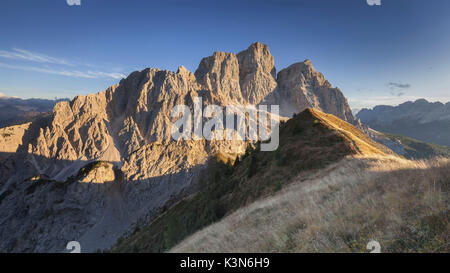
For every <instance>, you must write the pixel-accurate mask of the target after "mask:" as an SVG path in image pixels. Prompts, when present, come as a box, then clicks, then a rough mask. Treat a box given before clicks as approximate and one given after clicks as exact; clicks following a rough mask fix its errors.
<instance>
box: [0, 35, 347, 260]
mask: <svg viewBox="0 0 450 273" xmlns="http://www.w3.org/2000/svg"><path fill="white" fill-rule="evenodd" d="M195 97H202V99H203V106H205V105H209V104H217V105H220V106H226V105H242V104H243V105H246V104H260V103H271V104H280V105H281V114H283V115H286V116H291V115H292V114H294V113H298V112H300V111H302V110H304V109H306V108H307V107H313V108H316V109H319V110H322V111H324V112H327V113H332V114H334V115H336V116H338V117H340V118H342V119H344V120H346V121H349V122H354V121H355V118H354V117H353V115H352V114H351V112H350V108H349V106H348V104H347V101H346V99H345V97H344V96H343V95H342V93H341V92H340V91H339V90H338V89H336V88H332V87H331V85H330V84H329V83H328V82H327V81H326V80H325V79H324V77H323V75H322V74H320V73H319V72H317V71H315V69H314V68H313V66H312V65H311V63H310V62H309V61H305V62H303V63H298V64H294V65H293V66H291V67H289V68H287V69H285V70H282V71H281V72H280V73H278V75H276V74H275V67H274V61H273V57H272V56H271V54H270V52H269V49H268V47H267V46H266V45H263V44H261V43H255V44H253V45H251V46H250V47H249V48H248V49H247V50H245V51H243V52H241V53H239V54H234V53H223V52H216V53H214V54H213V55H212V56H210V57H207V58H204V59H203V60H201V62H200V65H199V67H198V69H197V70H196V71H195V73H191V72H189V71H188V70H186V69H185V68H184V67H180V68H179V69H178V71H177V72H171V71H162V70H159V69H153V68H148V69H145V70H142V71H136V72H133V73H131V74H130V75H129V76H128V77H127V78H126V79H123V80H121V81H120V83H118V84H116V85H113V86H111V87H110V88H108V89H107V90H105V91H103V92H100V93H97V94H92V95H86V96H78V97H76V98H74V99H73V100H72V101H70V102H68V101H63V102H59V103H57V104H56V106H55V107H54V109H53V112H52V114H51V115H50V116H48V117H47V116H44V117H40V118H38V119H36V120H34V121H33V122H32V123H31V124H29V125H26V126H27V128H24V127H23V126H22V125H21V126H22V127H20V126H15V127H9V128H5V129H2V130H5V131H7V132H12V133H11V134H10V135H9V136H8V138H6V137H5V138H3V139H2V140H1V141H0V143H1V147H2V150H0V153H1V158H3V159H4V160H2V161H1V163H0V174H1V177H0V186H1V188H0V251H7V252H14V251H15V252H23V251H26V252H35V251H39V252H54V251H62V250H64V248H65V244H66V243H67V242H68V241H71V240H78V241H80V243H81V245H82V251H95V250H97V249H103V248H107V247H110V246H111V245H112V244H113V243H114V242H115V241H116V240H117V238H118V237H119V236H121V235H122V234H123V233H124V232H127V231H129V230H130V229H132V228H133V226H134V225H136V224H138V223H139V222H148V221H150V220H151V219H153V218H154V217H156V216H157V215H158V214H159V212H160V211H161V209H162V208H163V207H164V205H167V204H171V203H172V202H174V201H176V200H178V199H179V198H181V197H183V196H185V195H186V194H188V193H190V192H191V191H192V190H194V186H195V185H196V183H197V181H198V175H199V172H200V170H201V169H202V168H204V165H205V162H207V160H208V158H209V157H210V156H212V155H215V154H217V153H219V152H220V153H222V154H226V155H238V154H243V153H244V151H245V149H246V146H247V143H246V142H244V141H238V140H235V141H205V140H204V139H203V140H190V141H188V140H184V141H182V140H180V141H173V140H172V139H171V138H170V135H171V125H172V123H173V122H174V121H175V119H174V118H172V117H171V115H170V114H171V110H172V109H173V107H174V106H176V105H179V104H184V105H188V106H189V107H190V108H191V109H193V108H194V98H195ZM101 162H107V164H106V163H105V164H106V165H102V164H100V163H101ZM92 164H94V166H97V164H100V165H101V167H100V169H99V168H92Z"/></svg>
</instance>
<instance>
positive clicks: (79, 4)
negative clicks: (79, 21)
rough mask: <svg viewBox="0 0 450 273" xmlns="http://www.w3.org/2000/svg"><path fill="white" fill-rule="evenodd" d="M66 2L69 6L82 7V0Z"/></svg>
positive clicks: (68, 0) (67, 0)
mask: <svg viewBox="0 0 450 273" xmlns="http://www.w3.org/2000/svg"><path fill="white" fill-rule="evenodd" d="M66 2H67V5H69V6H73V5H75V6H81V0H66Z"/></svg>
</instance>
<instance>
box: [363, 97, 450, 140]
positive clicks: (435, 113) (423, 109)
mask: <svg viewBox="0 0 450 273" xmlns="http://www.w3.org/2000/svg"><path fill="white" fill-rule="evenodd" d="M356 117H357V118H358V119H360V120H361V122H362V123H364V124H366V125H368V126H369V127H371V128H373V129H375V130H377V131H380V132H384V133H389V134H396V135H402V136H407V137H410V138H414V139H417V140H421V141H424V142H429V143H434V144H438V145H445V146H450V102H448V103H446V104H443V103H440V102H434V103H432V102H428V101H427V100H425V99H419V100H416V101H414V102H411V101H409V102H405V103H402V104H400V105H398V106H386V105H380V106H376V107H374V108H373V109H362V110H361V111H359V112H358V114H357V115H356Z"/></svg>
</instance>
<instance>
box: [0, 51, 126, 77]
mask: <svg viewBox="0 0 450 273" xmlns="http://www.w3.org/2000/svg"><path fill="white" fill-rule="evenodd" d="M0 58H3V59H9V60H15V61H21V62H22V63H23V62H34V63H40V64H42V65H43V66H42V67H39V66H36V65H22V63H21V64H11V63H4V62H3V63H2V62H0V67H3V68H8V69H16V70H24V71H34V72H40V73H47V74H54V75H62V76H68V77H76V78H88V79H97V78H113V79H122V78H124V77H125V75H123V74H121V73H114V72H104V71H95V70H94V69H93V67H94V66H93V65H88V64H77V63H73V62H69V61H67V60H64V59H60V58H55V57H51V56H48V55H45V54H41V53H36V52H31V51H28V50H24V49H20V48H13V49H12V50H0ZM49 65H53V66H59V67H60V66H66V67H70V69H68V68H66V69H60V68H59V67H58V68H51V67H48V66H49ZM79 66H82V67H84V68H86V67H89V68H91V70H84V69H80V68H78V69H75V67H79Z"/></svg>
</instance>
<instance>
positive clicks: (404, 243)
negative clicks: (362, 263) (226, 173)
mask: <svg viewBox="0 0 450 273" xmlns="http://www.w3.org/2000/svg"><path fill="white" fill-rule="evenodd" d="M449 191H450V159H444V158H441V159H433V160H428V161H408V160H405V159H400V158H394V157H390V158H388V157H365V158H348V159H344V160H342V161H341V162H339V163H337V164H333V165H332V166H329V167H328V168H326V169H324V170H321V171H320V173H318V174H317V177H316V178H312V179H308V180H307V181H301V180H296V181H295V182H293V183H291V184H290V185H289V186H288V187H286V188H285V189H283V190H282V191H281V192H279V193H277V194H276V195H274V196H272V197H268V198H265V199H263V200H259V201H257V202H255V203H253V204H251V205H249V206H247V207H245V208H242V209H239V210H238V211H236V212H235V213H233V214H231V215H229V216H227V217H226V218H224V219H223V220H221V221H220V222H218V223H215V224H213V225H211V226H209V227H207V228H205V229H203V230H201V231H199V232H197V233H195V234H194V235H192V236H190V237H189V238H187V239H186V240H184V241H183V242H182V243H180V244H179V245H177V246H176V247H174V248H173V249H172V250H171V251H172V252H368V250H367V249H366V246H367V243H368V242H370V241H371V240H376V241H378V242H379V243H380V245H381V252H446V253H448V252H449V251H450V211H449V207H450V202H449Z"/></svg>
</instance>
